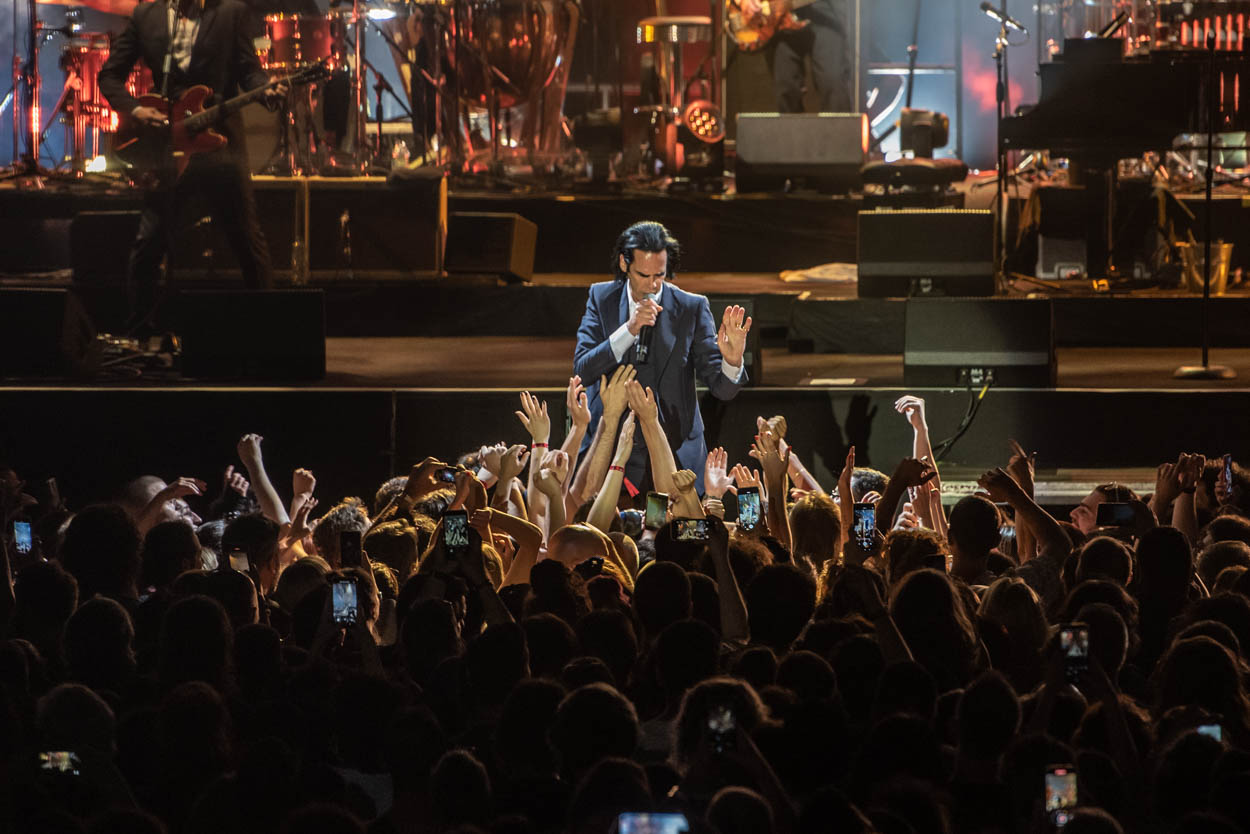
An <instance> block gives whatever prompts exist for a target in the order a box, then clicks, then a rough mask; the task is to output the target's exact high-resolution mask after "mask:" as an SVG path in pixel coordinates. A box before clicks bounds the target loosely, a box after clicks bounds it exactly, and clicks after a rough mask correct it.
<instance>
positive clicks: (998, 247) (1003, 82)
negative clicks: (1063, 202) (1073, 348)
mask: <svg viewBox="0 0 1250 834" xmlns="http://www.w3.org/2000/svg"><path fill="white" fill-rule="evenodd" d="M1006 5H1007V0H1003V6H1004V16H1003V19H1002V20H1000V21H999V23H998V37H997V38H995V39H994V70H995V74H996V76H997V83H996V86H995V89H994V98H995V102H996V106H997V112H998V121H997V123H996V124H995V127H994V134H995V141H996V144H997V154H998V155H997V159H998V176H997V178H996V187H997V189H998V191H997V194H998V197H997V199H998V217H997V218H996V222H995V226H997V229H998V234H996V235H995V236H994V274H995V277H996V278H997V279H998V280H999V281H1000V282H1001V283H1002V284H1003V285H1004V286H1005V285H1006V283H1007V149H1006V147H1005V146H1004V145H1003V119H1005V118H1007V46H1008V43H1007V23H1006V14H1005V8H1006Z"/></svg>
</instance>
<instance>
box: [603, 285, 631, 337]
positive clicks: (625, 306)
mask: <svg viewBox="0 0 1250 834" xmlns="http://www.w3.org/2000/svg"><path fill="white" fill-rule="evenodd" d="M617 289H618V290H619V291H620V294H621V301H620V304H619V305H618V307H619V308H620V309H619V312H618V313H617V319H616V322H615V323H614V324H613V325H612V326H611V327H609V328H607V331H608V333H614V332H616V329H617V328H618V327H620V326H621V325H622V324H624V323H625V322H627V321H629V279H626V280H624V281H620V282H619V283H617Z"/></svg>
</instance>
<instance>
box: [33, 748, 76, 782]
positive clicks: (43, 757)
mask: <svg viewBox="0 0 1250 834" xmlns="http://www.w3.org/2000/svg"><path fill="white" fill-rule="evenodd" d="M39 769H40V770H47V771H51V772H52V773H68V774H70V775H71V776H77V775H78V754H77V753H72V752H70V751H69V750H49V751H47V752H44V753H40V754H39Z"/></svg>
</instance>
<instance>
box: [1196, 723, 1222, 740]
mask: <svg viewBox="0 0 1250 834" xmlns="http://www.w3.org/2000/svg"><path fill="white" fill-rule="evenodd" d="M1198 732H1200V733H1202V734H1203V735H1204V736H1206V737H1207V738H1213V739H1215V740H1216V741H1219V742H1223V741H1224V728H1223V727H1221V726H1220V725H1219V724H1199V725H1198Z"/></svg>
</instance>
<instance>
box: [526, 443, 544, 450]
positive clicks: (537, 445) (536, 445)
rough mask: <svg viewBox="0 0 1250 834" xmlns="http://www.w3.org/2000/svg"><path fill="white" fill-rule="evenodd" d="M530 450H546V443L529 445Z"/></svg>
mask: <svg viewBox="0 0 1250 834" xmlns="http://www.w3.org/2000/svg"><path fill="white" fill-rule="evenodd" d="M530 448H531V449H546V448H547V444H546V443H531V444H530Z"/></svg>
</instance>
